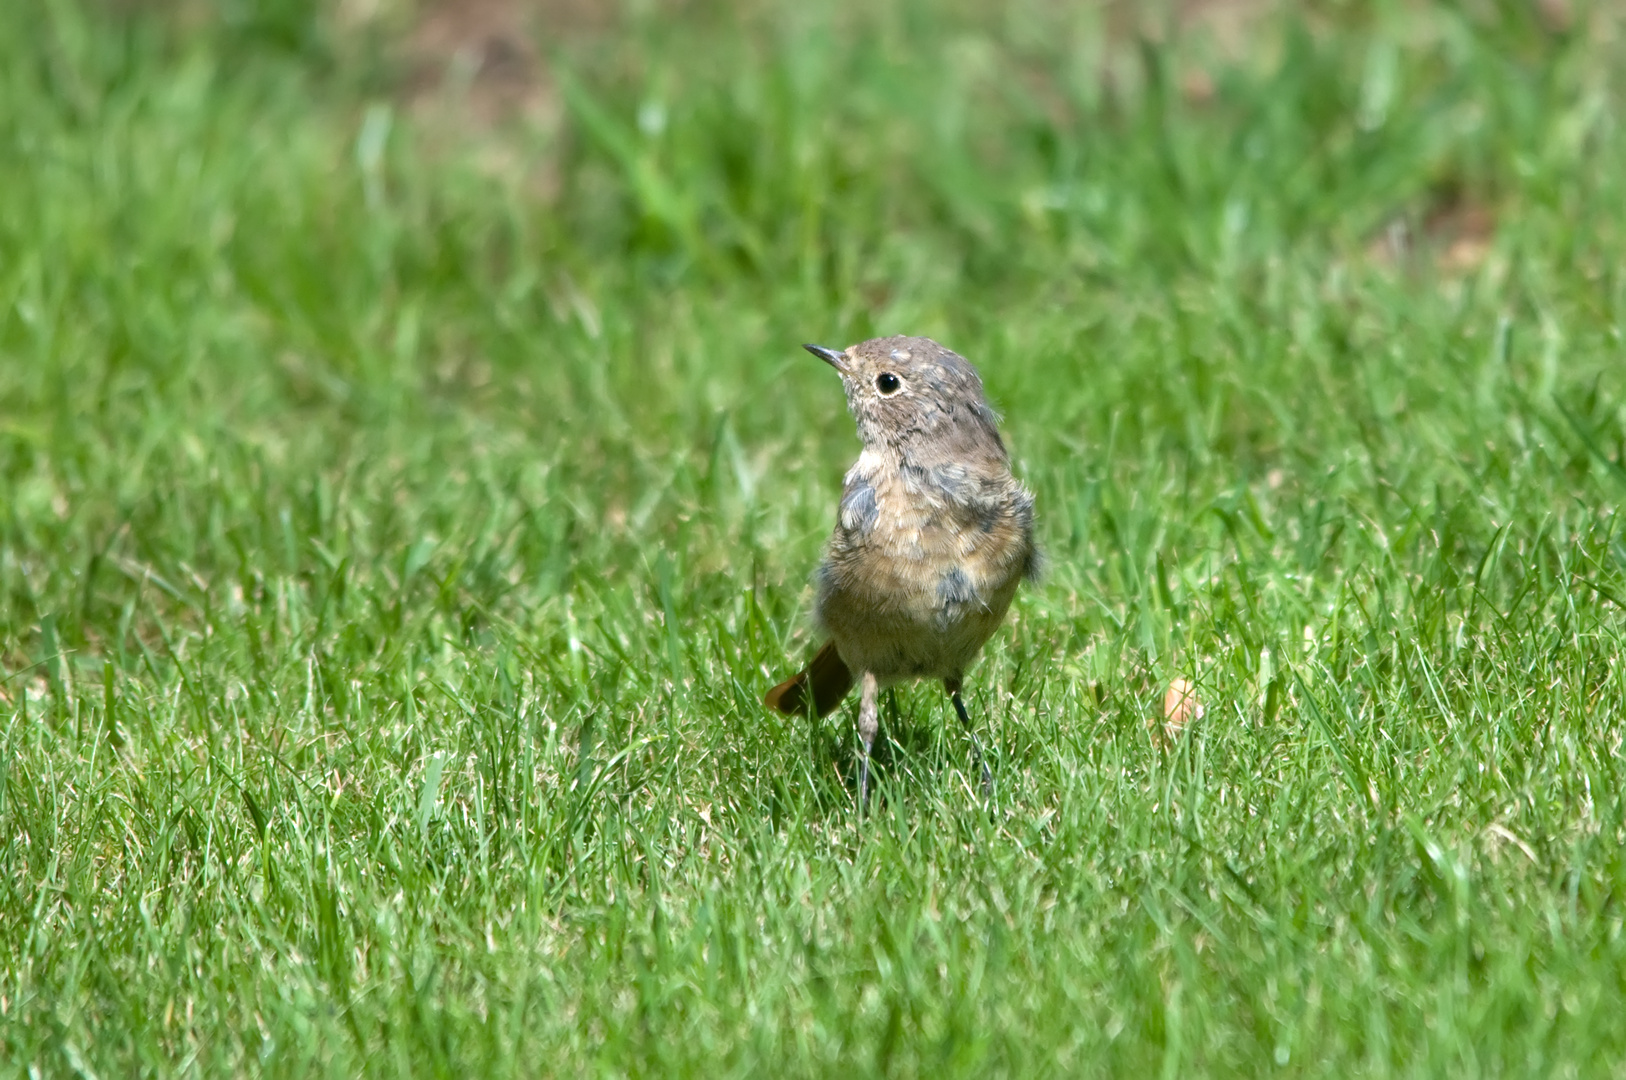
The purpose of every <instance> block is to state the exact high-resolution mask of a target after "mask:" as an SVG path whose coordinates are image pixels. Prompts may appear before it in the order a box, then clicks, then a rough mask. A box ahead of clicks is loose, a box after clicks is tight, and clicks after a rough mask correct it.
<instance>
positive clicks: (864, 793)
mask: <svg viewBox="0 0 1626 1080" xmlns="http://www.w3.org/2000/svg"><path fill="white" fill-rule="evenodd" d="M858 693H859V698H858V737H859V738H860V739H862V740H863V742H864V759H863V761H862V762H861V763H860V764H859V766H858V808H859V809H860V810H867V809H868V808H869V750H870V747H871V746H873V745H875V729H876V728H877V727H879V726H880V723H879V721H880V717H879V715H878V714H879V711H880V710H879V706H880V696H881V690H880V684H879V683H877V682H876V681H875V673H874V672H873V671H866V672H864V677H863V679H862V680H861V681H860V682H859V684H858Z"/></svg>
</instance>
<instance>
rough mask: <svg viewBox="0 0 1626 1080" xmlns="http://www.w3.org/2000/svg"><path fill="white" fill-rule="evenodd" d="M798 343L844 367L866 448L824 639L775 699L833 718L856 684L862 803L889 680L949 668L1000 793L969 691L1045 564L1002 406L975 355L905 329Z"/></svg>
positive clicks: (820, 622) (822, 603)
mask: <svg viewBox="0 0 1626 1080" xmlns="http://www.w3.org/2000/svg"><path fill="white" fill-rule="evenodd" d="M802 347H803V348H804V349H806V350H807V351H808V352H810V353H812V354H813V355H814V356H816V357H818V358H819V359H820V360H823V361H824V362H825V363H827V364H829V365H830V366H831V367H832V368H834V369H835V370H836V372H837V373H838V374H839V375H840V376H841V383H842V388H843V390H845V392H846V396H847V408H848V410H849V411H850V412H851V413H852V417H853V420H854V421H855V422H856V424H857V427H858V437H859V440H860V441H861V442H862V443H863V450H862V452H861V453H860V454H859V455H858V460H857V461H856V462H855V463H854V464H853V466H852V468H851V469H849V470H848V471H847V475H846V477H845V479H844V481H843V485H842V494H841V503H840V506H839V509H838V510H837V513H836V524H835V529H834V532H833V533H832V534H831V537H830V542H829V545H828V547H827V548H826V550H825V554H824V558H823V560H822V561H821V562H820V563H819V565H818V569H817V570H816V571H815V573H814V578H813V580H814V590H815V599H814V608H813V610H814V621H815V624H816V626H817V628H818V629H820V630H822V631H823V633H824V635H825V636H826V638H827V640H826V641H825V642H824V644H823V645H822V647H821V648H820V649H819V650H818V652H817V653H816V654H815V655H814V657H813V659H812V662H811V663H809V664H808V666H807V667H806V668H804V669H803V670H801V671H800V672H798V673H797V674H795V675H793V676H791V677H790V678H789V679H786V680H785V681H784V682H782V683H779V684H778V685H777V686H775V687H773V688H772V689H771V690H769V691H768V692H767V694H766V695H765V696H764V697H763V703H764V704H765V705H767V706H768V707H769V708H773V709H777V710H778V711H779V712H781V713H785V714H787V715H793V716H794V715H804V714H807V713H810V712H811V713H812V714H813V715H815V716H818V717H823V716H825V715H826V714H828V713H829V712H830V711H831V710H833V709H834V708H835V707H836V706H837V705H839V704H841V702H842V700H843V699H844V698H845V697H846V696H847V694H848V692H849V691H850V690H851V689H852V687H853V685H854V683H855V682H856V683H857V685H858V689H859V706H858V735H859V739H860V741H861V742H862V743H863V747H864V750H863V757H862V761H861V764H860V768H859V777H858V805H859V808H860V809H861V810H862V809H863V808H864V807H866V806H867V805H868V801H869V772H870V753H871V750H872V748H873V745H874V742H875V734H876V730H877V728H878V726H879V713H878V710H879V703H878V697H879V694H880V691H881V690H883V689H886V688H887V687H890V686H892V685H894V684H897V683H900V682H905V681H909V680H916V679H939V680H942V683H943V688H944V690H946V691H947V693H948V695H949V698H950V700H951V701H952V702H953V704H954V711H955V713H956V714H958V716H959V718H960V722H961V723H962V724H963V725H964V726H965V729H966V732H967V733H968V734H969V735H970V737H971V745H972V752H973V754H974V755H975V757H976V760H977V764H978V766H979V767H980V771H981V773H982V791H983V797H984V798H985V799H988V800H992V798H993V774H992V773H991V771H990V770H989V768H988V763H987V762H986V761H985V760H984V759H983V756H982V746H981V744H980V743H979V742H978V741H977V735H976V730H975V729H974V727H973V726H972V723H971V716H970V714H969V713H968V712H967V711H966V707H965V701H964V700H963V698H962V697H961V690H962V688H963V687H964V685H965V674H966V669H967V668H969V667H970V666H971V664H972V663H973V661H975V659H976V658H977V654H978V653H979V652H981V650H982V647H983V645H984V644H985V643H986V642H987V641H988V639H989V638H990V637H991V636H993V633H994V631H995V630H997V629H998V628H999V625H1000V623H1001V622H1003V621H1004V618H1005V613H1006V611H1007V610H1008V609H1009V607H1010V605H1011V599H1012V597H1013V596H1014V595H1015V593H1016V589H1017V586H1018V585H1019V584H1020V582H1022V581H1023V580H1024V579H1029V580H1031V579H1035V578H1037V577H1038V576H1039V572H1040V564H1041V556H1040V553H1039V548H1038V546H1037V545H1036V543H1035V541H1034V513H1033V494H1032V492H1030V491H1029V490H1028V489H1027V488H1026V487H1025V486H1024V485H1023V484H1022V482H1021V481H1020V480H1018V479H1016V477H1015V476H1013V475H1012V474H1011V464H1010V454H1009V452H1008V451H1007V450H1006V449H1005V443H1004V440H1002V439H1001V438H1000V435H999V416H998V414H997V413H995V412H994V410H993V409H992V408H991V407H990V406H989V404H988V401H987V398H986V397H985V396H984V393H983V386H982V378H981V377H980V376H979V375H978V374H977V369H976V368H974V367H972V366H971V363H970V362H969V361H968V360H966V359H965V358H964V357H963V356H961V355H959V354H958V353H956V352H954V351H952V350H950V349H948V348H946V347H944V346H942V345H940V344H938V343H937V342H935V341H933V340H931V339H930V338H924V337H907V336H902V335H899V336H894V337H882V338H874V339H872V340H869V341H864V342H861V343H859V344H857V345H851V346H848V347H847V348H845V349H841V350H836V349H831V348H827V347H825V346H822V345H803V346H802Z"/></svg>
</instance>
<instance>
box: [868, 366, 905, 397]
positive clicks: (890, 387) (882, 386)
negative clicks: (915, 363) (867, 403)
mask: <svg viewBox="0 0 1626 1080" xmlns="http://www.w3.org/2000/svg"><path fill="white" fill-rule="evenodd" d="M902 385H903V380H902V379H900V378H898V377H897V376H896V375H894V374H892V373H891V372H890V371H883V372H881V373H880V374H879V375H877V376H875V389H877V390H879V391H880V392H881V393H883V394H896V393H897V392H898V387H900V386H902Z"/></svg>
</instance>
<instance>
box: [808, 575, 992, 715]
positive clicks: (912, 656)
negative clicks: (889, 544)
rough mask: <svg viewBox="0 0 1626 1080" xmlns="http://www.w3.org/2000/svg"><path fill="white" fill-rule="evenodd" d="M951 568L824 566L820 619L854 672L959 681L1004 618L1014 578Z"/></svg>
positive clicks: (888, 679) (890, 678) (891, 678)
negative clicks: (871, 569) (872, 568)
mask: <svg viewBox="0 0 1626 1080" xmlns="http://www.w3.org/2000/svg"><path fill="white" fill-rule="evenodd" d="M979 569H981V568H980V567H977V566H975V565H971V564H967V563H964V562H954V563H950V564H948V565H947V566H946V567H945V566H944V565H943V564H942V563H936V564H930V565H928V564H923V563H914V564H908V563H903V564H900V563H897V562H891V563H890V564H889V565H888V566H887V568H886V569H884V570H881V571H880V572H868V570H867V568H866V567H865V566H864V565H863V564H862V563H860V564H858V565H856V566H855V565H843V564H842V562H841V561H840V560H838V559H832V560H831V561H830V562H829V563H827V564H826V567H825V570H824V580H823V581H822V582H821V585H822V588H821V590H820V596H819V605H818V614H819V618H820V621H821V622H822V623H823V624H824V626H825V628H826V629H827V630H828V631H829V633H830V637H831V639H832V640H833V641H834V642H835V645H836V650H837V651H838V652H839V653H840V654H841V659H842V661H843V662H844V663H846V665H847V666H848V668H849V669H850V670H852V671H854V672H863V671H869V672H873V673H874V674H875V676H876V678H877V679H878V680H879V681H880V682H881V683H882V684H883V685H884V684H887V683H894V682H899V681H901V680H904V679H916V678H931V679H952V678H959V677H960V676H961V675H962V674H963V673H964V672H965V669H966V668H967V667H969V666H970V664H971V663H972V661H973V660H975V659H976V656H977V653H978V652H979V651H980V650H981V649H982V646H983V644H984V643H985V642H986V641H987V640H988V638H989V637H991V636H992V635H993V633H994V631H995V630H997V629H998V628H999V624H1000V622H1001V621H1003V619H1004V618H1005V612H1006V610H1007V609H1008V608H1009V607H1010V604H1011V597H1012V596H1013V595H1014V594H1015V592H1016V585H1017V581H1018V580H1019V577H1020V575H1019V574H1017V573H1000V574H998V575H994V576H990V575H988V574H986V573H979V572H978V571H979Z"/></svg>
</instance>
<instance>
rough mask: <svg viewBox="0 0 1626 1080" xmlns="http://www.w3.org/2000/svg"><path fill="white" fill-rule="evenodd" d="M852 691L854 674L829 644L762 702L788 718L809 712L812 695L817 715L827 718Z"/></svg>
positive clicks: (833, 643) (832, 645) (826, 643)
mask: <svg viewBox="0 0 1626 1080" xmlns="http://www.w3.org/2000/svg"><path fill="white" fill-rule="evenodd" d="M852 688H853V673H852V672H850V671H848V670H847V665H846V664H844V663H843V662H842V660H841V654H840V653H838V652H836V643H835V642H833V641H828V642H825V645H824V648H822V649H820V650H819V652H818V655H817V656H815V657H813V662H812V663H811V664H809V665H807V667H806V668H804V669H803V670H801V671H799V672H797V673H796V674H795V675H792V676H791V677H790V678H788V679H786V680H785V681H784V682H782V683H780V684H779V685H778V686H776V687H774V688H773V689H772V690H769V691H768V692H767V693H766V694H765V695H763V698H762V703H763V704H764V705H766V706H768V708H770V709H778V710H779V711H780V712H782V713H784V714H785V715H787V716H799V715H801V714H802V713H805V712H807V709H808V704H809V697H810V696H811V699H812V706H813V713H814V715H816V716H823V715H824V714H826V713H828V712H829V711H830V710H831V709H834V708H835V707H836V706H837V705H840V704H841V699H842V698H844V697H846V696H847V691H849V690H851V689H852Z"/></svg>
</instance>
